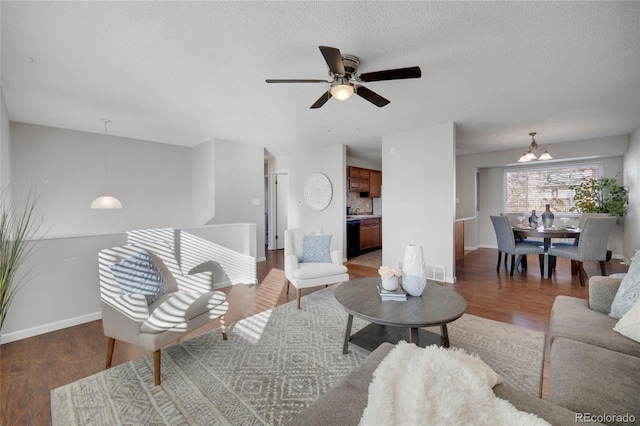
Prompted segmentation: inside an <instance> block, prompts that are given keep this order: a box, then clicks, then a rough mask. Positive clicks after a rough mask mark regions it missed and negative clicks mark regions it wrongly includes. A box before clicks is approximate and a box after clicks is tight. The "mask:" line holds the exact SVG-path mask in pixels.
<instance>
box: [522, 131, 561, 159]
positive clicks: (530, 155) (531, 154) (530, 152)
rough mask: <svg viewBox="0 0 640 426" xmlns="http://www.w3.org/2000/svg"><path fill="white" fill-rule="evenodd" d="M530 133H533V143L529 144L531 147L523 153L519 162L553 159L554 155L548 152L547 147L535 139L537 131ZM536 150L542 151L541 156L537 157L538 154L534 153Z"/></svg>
mask: <svg viewBox="0 0 640 426" xmlns="http://www.w3.org/2000/svg"><path fill="white" fill-rule="evenodd" d="M529 135H531V145H529V149H528V150H527V152H525V153H524V154H522V156H521V157H520V159H519V160H518V163H527V162H529V161H532V160H535V159H538V160H542V161H544V160H553V157H552V156H551V154H549V153H548V152H547V150H546V149H545V148H542V147H540V146H538V142H536V139H535V135H536V132H531V133H529ZM534 151H542V154H540V157H536V154H534Z"/></svg>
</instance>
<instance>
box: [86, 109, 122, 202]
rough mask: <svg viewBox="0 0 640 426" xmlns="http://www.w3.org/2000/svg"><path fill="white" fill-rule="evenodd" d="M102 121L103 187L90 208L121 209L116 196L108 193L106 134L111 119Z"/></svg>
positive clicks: (107, 145)
mask: <svg viewBox="0 0 640 426" xmlns="http://www.w3.org/2000/svg"><path fill="white" fill-rule="evenodd" d="M101 121H103V122H104V180H105V185H104V187H105V189H104V195H101V196H100V197H98V198H96V199H95V200H93V202H92V203H91V208H92V209H121V208H122V203H121V202H120V200H118V199H117V198H116V197H114V196H112V195H109V149H108V147H109V144H108V142H109V140H108V136H107V124H109V123H111V120H107V119H104V118H103V119H101Z"/></svg>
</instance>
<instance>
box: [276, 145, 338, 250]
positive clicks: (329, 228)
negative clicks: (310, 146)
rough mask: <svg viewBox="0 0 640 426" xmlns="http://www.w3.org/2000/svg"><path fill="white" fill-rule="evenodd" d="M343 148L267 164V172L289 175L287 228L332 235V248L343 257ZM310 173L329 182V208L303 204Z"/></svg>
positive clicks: (281, 159)
mask: <svg viewBox="0 0 640 426" xmlns="http://www.w3.org/2000/svg"><path fill="white" fill-rule="evenodd" d="M346 158H347V157H346V146H344V145H334V146H330V147H327V148H321V149H315V150H310V151H304V152H299V153H296V154H291V155H288V156H281V157H278V158H272V159H270V160H269V161H268V169H269V173H271V172H275V171H283V170H287V171H288V174H289V209H288V218H289V223H288V228H303V229H314V228H322V230H323V231H324V233H325V234H331V235H332V238H331V248H332V249H334V250H335V249H341V250H342V251H343V254H344V255H345V256H346V252H347V251H346V250H347V248H346V237H345V231H346V221H345V215H346V209H347V204H346V203H347V194H346V192H347V191H346V186H347V180H346V179H347V173H346ZM313 173H323V174H325V175H326V176H327V177H328V178H329V181H330V182H331V188H332V191H333V196H332V198H331V203H330V204H329V206H328V207H327V208H326V209H325V210H322V211H319V212H318V211H313V210H311V209H310V208H309V207H307V205H306V204H305V203H304V184H305V182H306V180H307V178H308V177H309V176H310V175H311V174H313Z"/></svg>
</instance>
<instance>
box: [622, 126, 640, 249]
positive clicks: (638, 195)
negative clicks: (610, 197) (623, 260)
mask: <svg viewBox="0 0 640 426" xmlns="http://www.w3.org/2000/svg"><path fill="white" fill-rule="evenodd" d="M624 185H625V186H626V187H627V188H628V189H629V211H628V213H627V218H626V220H625V222H624V256H625V257H627V258H628V257H630V256H632V255H633V254H634V253H635V251H636V250H638V249H640V127H639V128H637V129H636V130H635V131H634V132H633V133H632V134H631V136H630V137H629V152H627V153H626V154H625V156H624Z"/></svg>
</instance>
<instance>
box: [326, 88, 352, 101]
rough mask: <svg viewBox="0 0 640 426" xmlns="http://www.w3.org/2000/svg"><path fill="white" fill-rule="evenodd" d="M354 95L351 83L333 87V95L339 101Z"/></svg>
mask: <svg viewBox="0 0 640 426" xmlns="http://www.w3.org/2000/svg"><path fill="white" fill-rule="evenodd" d="M351 95H353V86H352V85H350V84H338V85H335V86H332V87H331V96H333V97H334V98H336V99H337V100H339V101H346V100H347V99H349V98H350V97H351Z"/></svg>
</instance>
